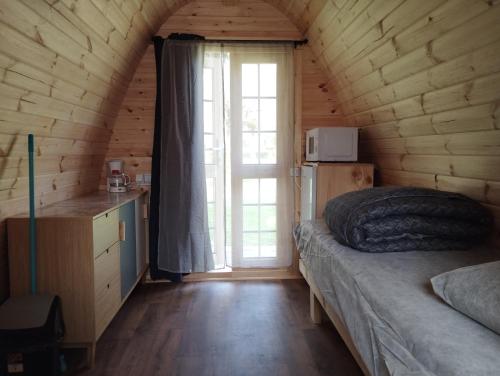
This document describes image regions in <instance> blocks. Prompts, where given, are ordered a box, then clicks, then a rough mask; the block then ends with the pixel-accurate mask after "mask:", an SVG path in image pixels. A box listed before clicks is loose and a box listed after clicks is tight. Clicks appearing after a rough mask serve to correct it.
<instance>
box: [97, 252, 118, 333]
mask: <svg viewBox="0 0 500 376" xmlns="http://www.w3.org/2000/svg"><path fill="white" fill-rule="evenodd" d="M120 286H121V285H120V246H119V243H116V244H114V245H113V246H112V247H110V248H109V249H108V250H107V251H105V252H104V253H102V254H101V255H100V256H99V257H98V258H97V259H95V261H94V289H95V305H94V307H95V336H96V339H97V338H99V336H100V335H101V334H102V332H103V331H104V329H106V327H107V326H108V324H109V322H110V321H111V320H112V319H113V316H114V315H115V314H116V312H117V311H118V308H119V307H120V303H121V287H120Z"/></svg>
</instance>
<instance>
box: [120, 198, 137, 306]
mask: <svg viewBox="0 0 500 376" xmlns="http://www.w3.org/2000/svg"><path fill="white" fill-rule="evenodd" d="M119 210H120V211H119V217H120V222H125V240H123V241H121V242H120V272H121V284H122V288H121V290H122V291H121V292H122V299H123V298H124V297H125V296H126V295H127V294H128V293H129V292H130V290H131V289H132V286H133V285H134V283H135V281H136V279H137V269H136V268H137V267H136V252H135V248H136V239H135V201H131V202H129V203H128V204H125V205H123V206H121V207H120V209H119Z"/></svg>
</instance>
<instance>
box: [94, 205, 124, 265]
mask: <svg viewBox="0 0 500 376" xmlns="http://www.w3.org/2000/svg"><path fill="white" fill-rule="evenodd" d="M93 235H94V257H97V256H99V255H100V254H101V253H102V252H103V251H104V250H106V249H107V248H109V247H111V245H113V244H114V243H116V242H117V241H118V210H113V211H111V212H109V213H107V214H104V215H102V216H100V217H99V218H96V219H94V223H93Z"/></svg>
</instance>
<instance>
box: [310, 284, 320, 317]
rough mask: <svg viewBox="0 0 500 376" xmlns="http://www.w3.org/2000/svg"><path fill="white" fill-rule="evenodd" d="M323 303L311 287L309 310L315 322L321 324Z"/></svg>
mask: <svg viewBox="0 0 500 376" xmlns="http://www.w3.org/2000/svg"><path fill="white" fill-rule="evenodd" d="M321 310H322V308H321V304H320V303H319V300H318V298H317V297H316V295H314V292H313V291H312V289H311V288H310V289H309V312H310V315H311V320H312V322H313V323H314V324H321Z"/></svg>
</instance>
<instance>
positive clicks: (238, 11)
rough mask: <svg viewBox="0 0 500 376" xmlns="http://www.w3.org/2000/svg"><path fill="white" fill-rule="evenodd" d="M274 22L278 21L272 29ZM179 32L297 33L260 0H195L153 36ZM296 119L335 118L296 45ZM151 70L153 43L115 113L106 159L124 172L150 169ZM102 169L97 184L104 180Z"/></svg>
mask: <svg viewBox="0 0 500 376" xmlns="http://www.w3.org/2000/svg"><path fill="white" fill-rule="evenodd" d="M275 25H279V27H278V28H276V27H275ZM174 32H177V33H179V32H182V33H193V34H199V35H203V36H205V37H207V38H212V39H216V38H225V39H257V40H268V39H271V40H279V39H289V40H300V39H302V38H303V35H302V34H301V32H300V31H299V30H298V29H297V28H296V27H295V26H294V25H293V24H292V23H291V21H289V20H288V18H287V17H286V16H284V15H283V14H282V13H281V12H280V11H278V10H277V9H276V8H274V7H273V6H271V5H269V4H267V3H265V2H264V1H262V0H240V1H238V2H237V3H236V4H233V5H230V6H228V5H225V4H224V2H223V1H222V0H197V1H193V2H191V3H189V4H187V5H185V6H184V7H182V8H180V9H179V10H178V11H177V12H175V13H174V14H173V15H172V16H170V17H169V18H168V20H167V21H166V22H165V23H164V24H163V25H162V26H161V27H160V29H159V31H158V35H161V36H168V35H169V34H170V33H174ZM301 56H302V59H303V64H302V67H303V69H302V92H303V95H302V123H303V124H305V125H306V127H309V128H310V127H314V126H324V125H332V124H334V120H336V119H337V118H338V112H337V106H336V103H335V100H334V97H333V91H332V90H329V88H328V78H327V76H326V74H325V73H324V71H323V70H322V69H321V68H320V67H319V64H318V63H317V61H316V59H315V58H314V56H313V54H312V52H311V50H310V48H309V47H307V46H305V47H303V48H301ZM155 97H156V69H155V61H154V51H153V47H152V46H151V45H150V46H149V47H148V49H147V51H146V53H145V54H144V57H143V58H142V60H141V62H140V64H139V66H138V68H137V70H136V72H135V75H134V78H133V79H132V81H131V83H130V85H129V88H128V91H127V94H126V96H125V99H124V101H123V104H122V107H121V108H120V111H119V112H118V117H117V121H116V124H115V127H114V129H113V134H112V137H111V142H110V144H109V150H108V154H107V156H106V159H107V160H109V159H114V158H118V159H123V160H124V161H125V166H126V169H127V172H128V173H129V174H130V175H131V176H132V178H134V177H135V175H136V173H144V172H146V173H149V172H150V170H151V152H152V143H153V141H152V138H153V131H154V104H155ZM104 176H105V168H104V171H103V178H102V180H101V183H102V184H104Z"/></svg>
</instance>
